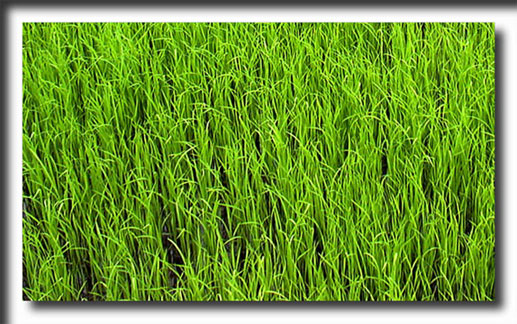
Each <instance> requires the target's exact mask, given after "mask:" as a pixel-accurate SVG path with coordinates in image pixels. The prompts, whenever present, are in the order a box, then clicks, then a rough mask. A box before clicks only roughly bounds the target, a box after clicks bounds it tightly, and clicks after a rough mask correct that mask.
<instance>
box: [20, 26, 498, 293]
mask: <svg viewBox="0 0 517 324" xmlns="http://www.w3.org/2000/svg"><path fill="white" fill-rule="evenodd" d="M494 41H495V38H494V25H493V24H485V23H473V24H464V23H462V24H413V23H404V24H363V23H361V24H349V23H341V24H334V23H332V24H330V23H318V24H300V23H297V24H291V23H288V24H287V23H275V24H244V23H231V24H227V23H213V24H207V23H196V24H180V23H153V24H148V23H145V24H143V23H124V24H118V23H117V24H115V23H107V24H104V23H103V24H90V23H88V24H57V23H53V24H42V23H26V24H24V27H23V88H24V100H23V109H24V110H23V192H24V220H23V264H24V288H23V291H24V295H25V298H27V299H30V300H178V301H179V300H204V301H211V300H343V301H348V300H379V301H382V300H447V301H453V300H476V301H490V300H494V298H495V292H494V280H495V256H494V248H495V229H494V218H495V212H494V206H495V202H494V199H495V197H494V180H495V166H494V158H495V151H494V146H495V145H494V144H495V131H494V126H495V104H494V93H495V85H494Z"/></svg>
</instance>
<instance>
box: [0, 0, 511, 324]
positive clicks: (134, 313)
mask: <svg viewBox="0 0 517 324" xmlns="http://www.w3.org/2000/svg"><path fill="white" fill-rule="evenodd" d="M516 13H517V11H516V9H515V7H513V8H512V7H499V8H494V9H492V8H477V9H472V8H461V7H452V8H451V7H444V8H443V9H438V8H436V7H428V8H427V7H417V8H414V9H408V8H406V9H405V8H400V7H393V8H389V7H365V8H362V9H359V8H357V7H352V8H346V7H343V8H336V7H326V8H322V9H318V8H302V9H294V8H287V7H281V8H279V7H276V8H270V9H266V8H264V7H256V8H253V7H249V6H248V7H243V8H238V7H234V8H229V7H223V8H215V7H211V8H210V7H204V8H203V7H194V8H186V7H182V8H173V7H154V8H136V7H135V8H131V7H126V8H115V7H108V8H106V7H101V8H97V9H93V8H92V7H68V8H66V7H61V8H57V7H51V8H44V7H33V8H30V9H29V8H21V7H13V8H10V9H9V12H8V25H9V38H8V44H9V47H8V51H9V52H8V55H9V62H8V63H9V64H8V73H9V83H8V85H7V86H8V87H9V89H8V90H9V92H8V93H9V98H8V99H9V106H8V109H9V110H10V111H9V120H8V122H7V125H9V136H10V137H9V143H10V147H9V171H8V175H9V184H8V188H10V190H9V193H8V194H9V197H8V201H9V203H10V204H9V214H8V217H9V223H8V227H9V228H8V233H9V238H8V240H9V263H8V266H9V272H8V274H9V278H8V279H9V280H8V284H9V287H8V288H9V297H10V298H9V302H8V303H9V305H8V306H9V314H10V316H9V319H10V321H9V322H12V323H27V324H30V323H55V324H58V323H70V322H72V323H74V324H79V323H86V324H91V323H92V322H97V323H106V322H114V323H140V322H148V323H163V321H171V320H172V321H176V322H183V321H186V322H189V323H190V322H197V321H207V322H210V323H224V324H228V323H241V322H250V323H263V322H264V321H289V322H291V321H292V322H295V321H296V322H301V323H313V322H320V323H323V322H329V321H330V322H335V321H337V320H339V321H340V322H341V321H343V320H349V321H351V322H352V323H357V322H361V323H363V322H373V323H376V322H380V323H436V322H438V323H450V322H456V323H469V324H471V323H472V324H473V323H510V322H514V321H515V320H516V319H517V298H516V292H517V280H516V277H515V274H517V263H516V256H517V254H516V253H515V250H514V248H516V247H517V235H515V234H514V233H513V232H515V230H516V229H517V218H516V217H512V215H516V214H517V210H516V209H515V208H514V207H513V205H511V204H510V202H509V201H508V198H510V197H513V196H515V194H517V191H516V190H515V187H514V186H513V187H512V186H510V184H511V183H515V180H517V177H516V171H515V170H516V169H515V168H512V167H510V166H512V165H517V161H516V159H515V158H516V155H515V153H514V152H513V151H512V150H511V143H512V142H513V140H514V139H517V137H516V135H517V133H516V132H517V127H510V126H513V124H514V123H516V122H517V118H516V117H517V116H516V114H517V111H516V110H515V108H516V103H517V101H516V93H517V91H515V90H513V89H514V88H515V87H516V86H517V84H516V77H517V69H516V63H515V62H516V61H515V58H517V37H516V36H515V35H516V33H517V19H516V18H517V14H516ZM31 21H40V22H43V21H45V22H66V21H78V22H79V21H81V22H101V21H102V22H105V21H106V22H107V21H117V22H121V21H145V22H152V21H190V22H193V21H225V22H226V21H232V22H244V21H252V22H271V21H303V22H307V21H315V22H319V21H322V22H337V21H343V22H365V21H379V22H384V21H439V22H445V21H489V22H491V21H494V22H496V31H497V32H501V33H502V34H503V35H504V54H503V55H500V56H499V57H498V58H500V60H501V61H498V62H497V64H498V65H499V66H500V68H501V70H502V69H504V70H505V72H504V79H498V86H499V87H500V88H498V90H501V89H504V91H503V95H502V96H501V97H500V98H499V100H500V101H499V102H498V109H501V110H504V116H505V118H504V120H498V121H497V122H498V127H501V129H504V130H505V131H506V132H505V133H501V132H498V136H501V137H503V138H504V140H503V139H501V138H498V145H497V150H498V152H503V151H504V152H505V154H504V155H498V158H499V157H501V158H505V160H504V161H499V160H498V161H497V165H498V168H497V172H498V179H503V177H504V178H505V179H507V180H504V181H501V182H500V183H498V186H497V190H498V193H499V194H498V199H499V200H498V205H497V217H498V218H499V217H502V218H504V227H502V226H499V227H498V231H499V232H498V234H497V235H498V238H499V237H501V236H503V237H504V241H502V240H500V239H498V240H497V244H498V245H499V244H504V245H505V248H504V249H501V251H502V252H503V253H502V254H499V255H498V256H497V257H498V258H502V259H504V260H505V261H504V265H505V268H504V269H501V271H500V272H499V274H504V277H503V276H501V277H498V278H497V280H498V281H501V282H502V283H501V286H504V292H505V294H504V295H502V294H501V292H497V298H498V299H499V298H500V299H501V301H502V303H501V305H500V306H499V307H497V308H486V307H483V306H482V305H480V307H466V306H465V305H460V306H459V307H454V305H442V307H440V308H436V307H429V308H426V306H425V305H422V304H419V305H417V306H416V307H409V306H405V307H401V305H394V306H393V307H386V306H382V307H373V305H370V306H369V307H367V308H366V307H364V306H362V307H354V306H350V305H348V306H339V305H332V306H323V307H317V306H316V305H306V304H303V305H298V306H289V305H285V306H286V307H282V306H281V305H270V306H268V307H260V305H251V306H250V305H249V304H248V305H245V306H242V307H241V306H239V304H233V306H232V307H231V308H230V307H229V306H228V305H221V307H217V306H209V307H207V306H208V305H202V304H199V305H194V306H193V305H192V304H191V305H190V306H188V307H182V306H181V305H179V306H178V305H171V307H164V306H160V307H148V308H143V307H135V308H132V307H129V308H128V307H124V308H121V307H116V305H113V306H114V307H110V306H109V305H104V307H102V308H95V309H92V308H87V307H84V308H82V307H77V306H74V307H73V308H72V309H70V308H69V307H61V308H59V309H56V308H52V309H44V308H43V309H42V308H34V307H33V306H31V304H33V303H30V302H23V301H22V294H21V285H22V264H21V260H22V237H21V233H22V223H21V217H20V215H21V214H22V210H21V209H22V181H21V179H22V170H21V165H22V128H21V127H22V41H21V40H22V28H21V27H22V25H21V24H22V22H31ZM501 91H502V90H501ZM501 115H503V114H501ZM498 154H499V153H498ZM503 166H504V168H503ZM500 235H501V236H500ZM69 306H71V305H69Z"/></svg>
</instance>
